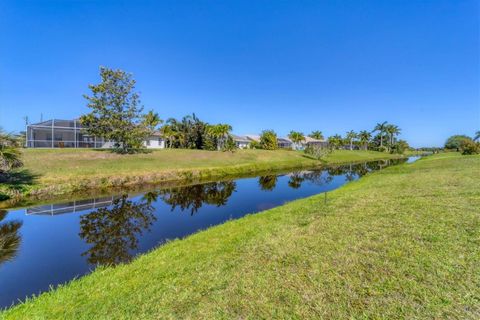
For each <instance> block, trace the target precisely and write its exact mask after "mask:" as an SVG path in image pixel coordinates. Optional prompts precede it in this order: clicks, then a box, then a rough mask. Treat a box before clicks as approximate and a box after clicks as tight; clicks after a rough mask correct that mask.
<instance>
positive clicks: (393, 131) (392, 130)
mask: <svg viewBox="0 0 480 320" xmlns="http://www.w3.org/2000/svg"><path fill="white" fill-rule="evenodd" d="M400 131H401V130H400V128H399V127H398V126H396V125H394V124H389V125H387V126H386V128H385V132H386V133H387V134H389V135H390V145H391V146H393V144H394V142H395V137H396V136H397V135H398V134H400Z"/></svg>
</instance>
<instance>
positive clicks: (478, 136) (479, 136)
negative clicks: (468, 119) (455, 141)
mask: <svg viewBox="0 0 480 320" xmlns="http://www.w3.org/2000/svg"><path fill="white" fill-rule="evenodd" d="M478 139H480V130H478V131H477V132H475V136H474V137H473V141H477V140H478Z"/></svg>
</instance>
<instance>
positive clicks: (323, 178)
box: [303, 170, 333, 186]
mask: <svg viewBox="0 0 480 320" xmlns="http://www.w3.org/2000/svg"><path fill="white" fill-rule="evenodd" d="M303 178H304V179H305V180H307V181H309V182H311V183H313V184H316V185H319V186H321V185H324V184H329V183H330V182H332V180H333V176H332V175H330V174H328V172H325V171H320V170H316V171H308V172H305V173H304V174H303Z"/></svg>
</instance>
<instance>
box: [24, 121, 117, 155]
mask: <svg viewBox="0 0 480 320" xmlns="http://www.w3.org/2000/svg"><path fill="white" fill-rule="evenodd" d="M26 138H27V147H28V148H110V147H112V145H113V144H112V143H111V142H109V141H105V139H103V138H101V137H94V136H91V135H88V134H87V133H86V132H85V129H83V128H82V125H81V124H80V122H79V121H78V120H58V119H52V120H48V121H43V122H40V123H36V124H30V125H28V126H27V137H26Z"/></svg>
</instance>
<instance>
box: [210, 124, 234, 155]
mask: <svg viewBox="0 0 480 320" xmlns="http://www.w3.org/2000/svg"><path fill="white" fill-rule="evenodd" d="M230 131H232V126H231V125H229V124H222V123H219V124H215V125H208V126H207V128H206V132H207V134H208V135H210V136H212V137H213V138H215V139H216V141H217V150H221V149H222V148H223V147H224V146H225V141H226V140H227V138H228V136H229V134H230Z"/></svg>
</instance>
